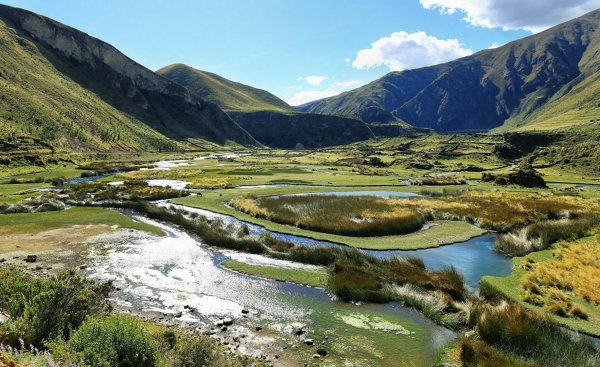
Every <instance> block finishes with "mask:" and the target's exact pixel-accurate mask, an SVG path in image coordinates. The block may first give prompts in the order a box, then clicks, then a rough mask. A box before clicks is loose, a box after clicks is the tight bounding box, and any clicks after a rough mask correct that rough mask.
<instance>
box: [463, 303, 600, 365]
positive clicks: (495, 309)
mask: <svg viewBox="0 0 600 367" xmlns="http://www.w3.org/2000/svg"><path fill="white" fill-rule="evenodd" d="M472 322H473V324H474V325H475V330H476V332H477V336H478V338H479V340H481V341H482V342H483V343H485V345H487V346H489V347H491V348H493V349H495V350H496V351H498V352H500V353H503V354H504V355H508V356H510V357H511V358H516V360H517V361H520V362H521V363H523V362H524V363H529V364H533V365H542V366H582V367H588V366H589V367H592V366H597V365H598V361H599V360H600V350H599V349H598V348H597V347H596V346H595V345H594V344H593V343H592V342H591V341H589V340H587V339H583V338H577V337H574V336H572V335H570V334H569V333H568V332H567V331H565V330H563V329H562V328H560V327H559V326H558V325H557V324H556V323H555V322H554V321H552V320H551V319H549V318H545V317H542V316H540V315H538V314H536V313H534V312H532V311H529V310H527V309H526V308H524V307H523V306H521V305H519V304H516V303H512V302H506V301H502V302H500V303H499V304H498V305H489V304H479V305H477V306H475V307H474V308H473V316H472ZM473 359H476V357H475V358H473V355H471V358H470V360H473ZM475 365H478V364H475ZM512 365H513V364H508V365H507V364H502V363H501V364H498V365H497V366H512ZM525 365H528V364H525Z"/></svg>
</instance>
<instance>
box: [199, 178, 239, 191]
mask: <svg viewBox="0 0 600 367" xmlns="http://www.w3.org/2000/svg"><path fill="white" fill-rule="evenodd" d="M232 186H233V184H232V182H231V180H230V179H228V178H222V177H200V178H196V179H194V180H193V181H192V183H191V184H190V186H189V187H190V188H192V189H225V188H228V187H232Z"/></svg>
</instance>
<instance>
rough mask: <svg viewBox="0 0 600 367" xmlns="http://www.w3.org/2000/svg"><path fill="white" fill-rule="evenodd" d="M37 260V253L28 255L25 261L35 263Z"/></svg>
mask: <svg viewBox="0 0 600 367" xmlns="http://www.w3.org/2000/svg"><path fill="white" fill-rule="evenodd" d="M36 261H37V255H27V257H26V258H25V262H28V263H34V262H36Z"/></svg>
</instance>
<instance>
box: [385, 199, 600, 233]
mask: <svg viewBox="0 0 600 367" xmlns="http://www.w3.org/2000/svg"><path fill="white" fill-rule="evenodd" d="M396 205H402V206H404V207H412V208H416V209H419V210H420V211H422V212H424V211H429V212H430V213H431V214H430V215H431V216H432V217H434V218H438V219H454V220H466V221H469V222H472V223H476V224H478V225H479V226H481V227H483V228H489V229H494V230H501V231H507V230H509V229H511V228H516V227H518V226H522V225H524V224H529V223H533V222H538V221H540V220H543V219H558V218H560V217H569V216H570V213H576V214H578V215H579V216H585V215H592V214H595V213H598V212H600V201H599V200H598V199H586V198H582V197H579V196H572V195H556V194H553V193H544V194H539V193H527V192H506V191H504V192H493V191H492V192H483V191H476V190H469V191H466V192H463V193H458V194H454V193H453V194H448V193H447V194H444V195H442V196H436V197H433V198H410V199H407V200H401V201H398V202H397V203H396Z"/></svg>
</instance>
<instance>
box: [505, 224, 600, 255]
mask: <svg viewBox="0 0 600 367" xmlns="http://www.w3.org/2000/svg"><path fill="white" fill-rule="evenodd" d="M598 224H600V216H598V215H586V216H584V217H579V218H576V219H568V218H567V219H559V220H542V221H539V222H536V223H532V224H529V225H527V226H525V227H523V228H521V229H517V230H515V231H513V232H509V233H505V234H500V235H498V237H497V238H496V243H495V249H496V251H498V252H501V253H503V254H506V255H509V256H523V255H526V254H528V253H530V252H533V251H540V250H545V249H547V248H549V247H550V246H551V245H552V244H553V243H556V242H558V241H562V240H575V239H577V238H581V237H584V236H585V235H587V233H588V232H589V230H590V229H592V228H593V227H594V226H596V225H598Z"/></svg>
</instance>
